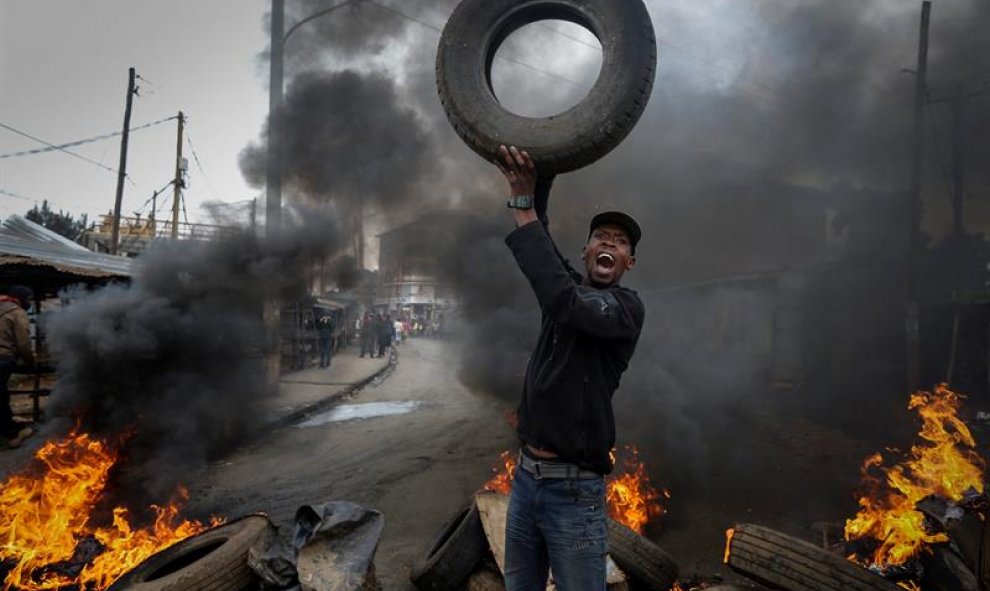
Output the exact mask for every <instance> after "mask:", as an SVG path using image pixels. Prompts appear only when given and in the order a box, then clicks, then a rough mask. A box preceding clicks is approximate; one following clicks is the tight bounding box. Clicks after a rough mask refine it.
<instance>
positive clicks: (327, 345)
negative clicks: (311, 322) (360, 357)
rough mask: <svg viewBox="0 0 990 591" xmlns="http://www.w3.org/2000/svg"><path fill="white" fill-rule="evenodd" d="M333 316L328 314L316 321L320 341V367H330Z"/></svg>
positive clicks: (333, 325)
mask: <svg viewBox="0 0 990 591" xmlns="http://www.w3.org/2000/svg"><path fill="white" fill-rule="evenodd" d="M334 327H335V323H334V321H333V316H332V315H330V314H327V315H326V316H323V317H322V318H320V320H319V321H318V322H317V323H316V332H317V334H318V335H319V343H320V367H330V357H331V354H332V352H333V329H334Z"/></svg>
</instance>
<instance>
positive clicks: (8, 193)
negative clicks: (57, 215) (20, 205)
mask: <svg viewBox="0 0 990 591" xmlns="http://www.w3.org/2000/svg"><path fill="white" fill-rule="evenodd" d="M0 195H6V196H8V197H13V198H14V199H21V200H23V201H30V202H32V203H34V204H38V203H42V202H45V201H47V202H48V203H49V204H50V205H54V206H56V207H58V208H59V210H62V209H63V208H64V210H65V211H67V212H71V211H72V210H73V209H75V208H73V207H69V206H68V205H66V204H65V203H61V202H59V201H53V200H51V199H49V198H47V197H43V198H37V197H25V196H24V195H19V194H17V193H14V192H13V191H8V190H6V189H0ZM76 211H79V210H78V209H76ZM83 213H84V214H87V215H88V213H89V212H85V211H84V212H83Z"/></svg>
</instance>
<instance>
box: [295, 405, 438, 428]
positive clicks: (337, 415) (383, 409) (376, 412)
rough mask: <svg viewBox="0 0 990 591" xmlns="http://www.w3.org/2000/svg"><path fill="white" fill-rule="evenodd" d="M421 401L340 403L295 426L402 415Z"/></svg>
mask: <svg viewBox="0 0 990 591" xmlns="http://www.w3.org/2000/svg"><path fill="white" fill-rule="evenodd" d="M421 404H422V402H419V401H417V400H412V401H409V402H367V403H364V404H341V405H340V406H337V407H334V408H331V409H330V410H328V411H326V412H321V413H320V414H317V415H313V416H311V417H310V418H308V419H306V420H305V421H303V422H301V423H299V424H298V425H296V426H297V427H319V426H320V425H326V424H327V423H342V422H345V421H355V420H358V419H372V418H376V417H390V416H394V415H404V414H407V413H410V412H412V411H414V410H416V408H417V407H419V406H420V405H421Z"/></svg>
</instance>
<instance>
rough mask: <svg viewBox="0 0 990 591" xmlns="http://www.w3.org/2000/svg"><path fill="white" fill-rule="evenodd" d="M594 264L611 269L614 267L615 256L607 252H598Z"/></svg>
mask: <svg viewBox="0 0 990 591" xmlns="http://www.w3.org/2000/svg"><path fill="white" fill-rule="evenodd" d="M595 264H596V265H598V266H599V267H601V268H603V269H612V268H613V267H615V257H614V256H612V255H610V254H609V253H607V252H600V253H598V256H596V257H595Z"/></svg>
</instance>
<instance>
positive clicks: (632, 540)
mask: <svg viewBox="0 0 990 591" xmlns="http://www.w3.org/2000/svg"><path fill="white" fill-rule="evenodd" d="M608 553H609V555H611V556H612V560H614V561H615V563H616V564H617V565H619V568H621V569H622V570H623V572H625V573H626V575H628V576H629V577H630V578H631V579H634V580H635V581H636V583H638V584H639V585H640V586H641V588H644V589H648V590H649V591H667V590H668V589H670V588H671V587H673V585H674V582H675V581H676V580H677V563H676V562H674V559H673V558H671V557H670V554H667V552H666V551H664V550H663V548H661V547H660V546H657V545H656V544H654V543H653V542H651V541H649V540H647V539H646V538H644V537H643V536H640V535H638V534H637V533H636V532H634V531H633V530H631V529H629V528H628V527H626V526H624V525H622V524H621V523H618V522H617V521H614V520H612V519H609V520H608Z"/></svg>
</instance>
